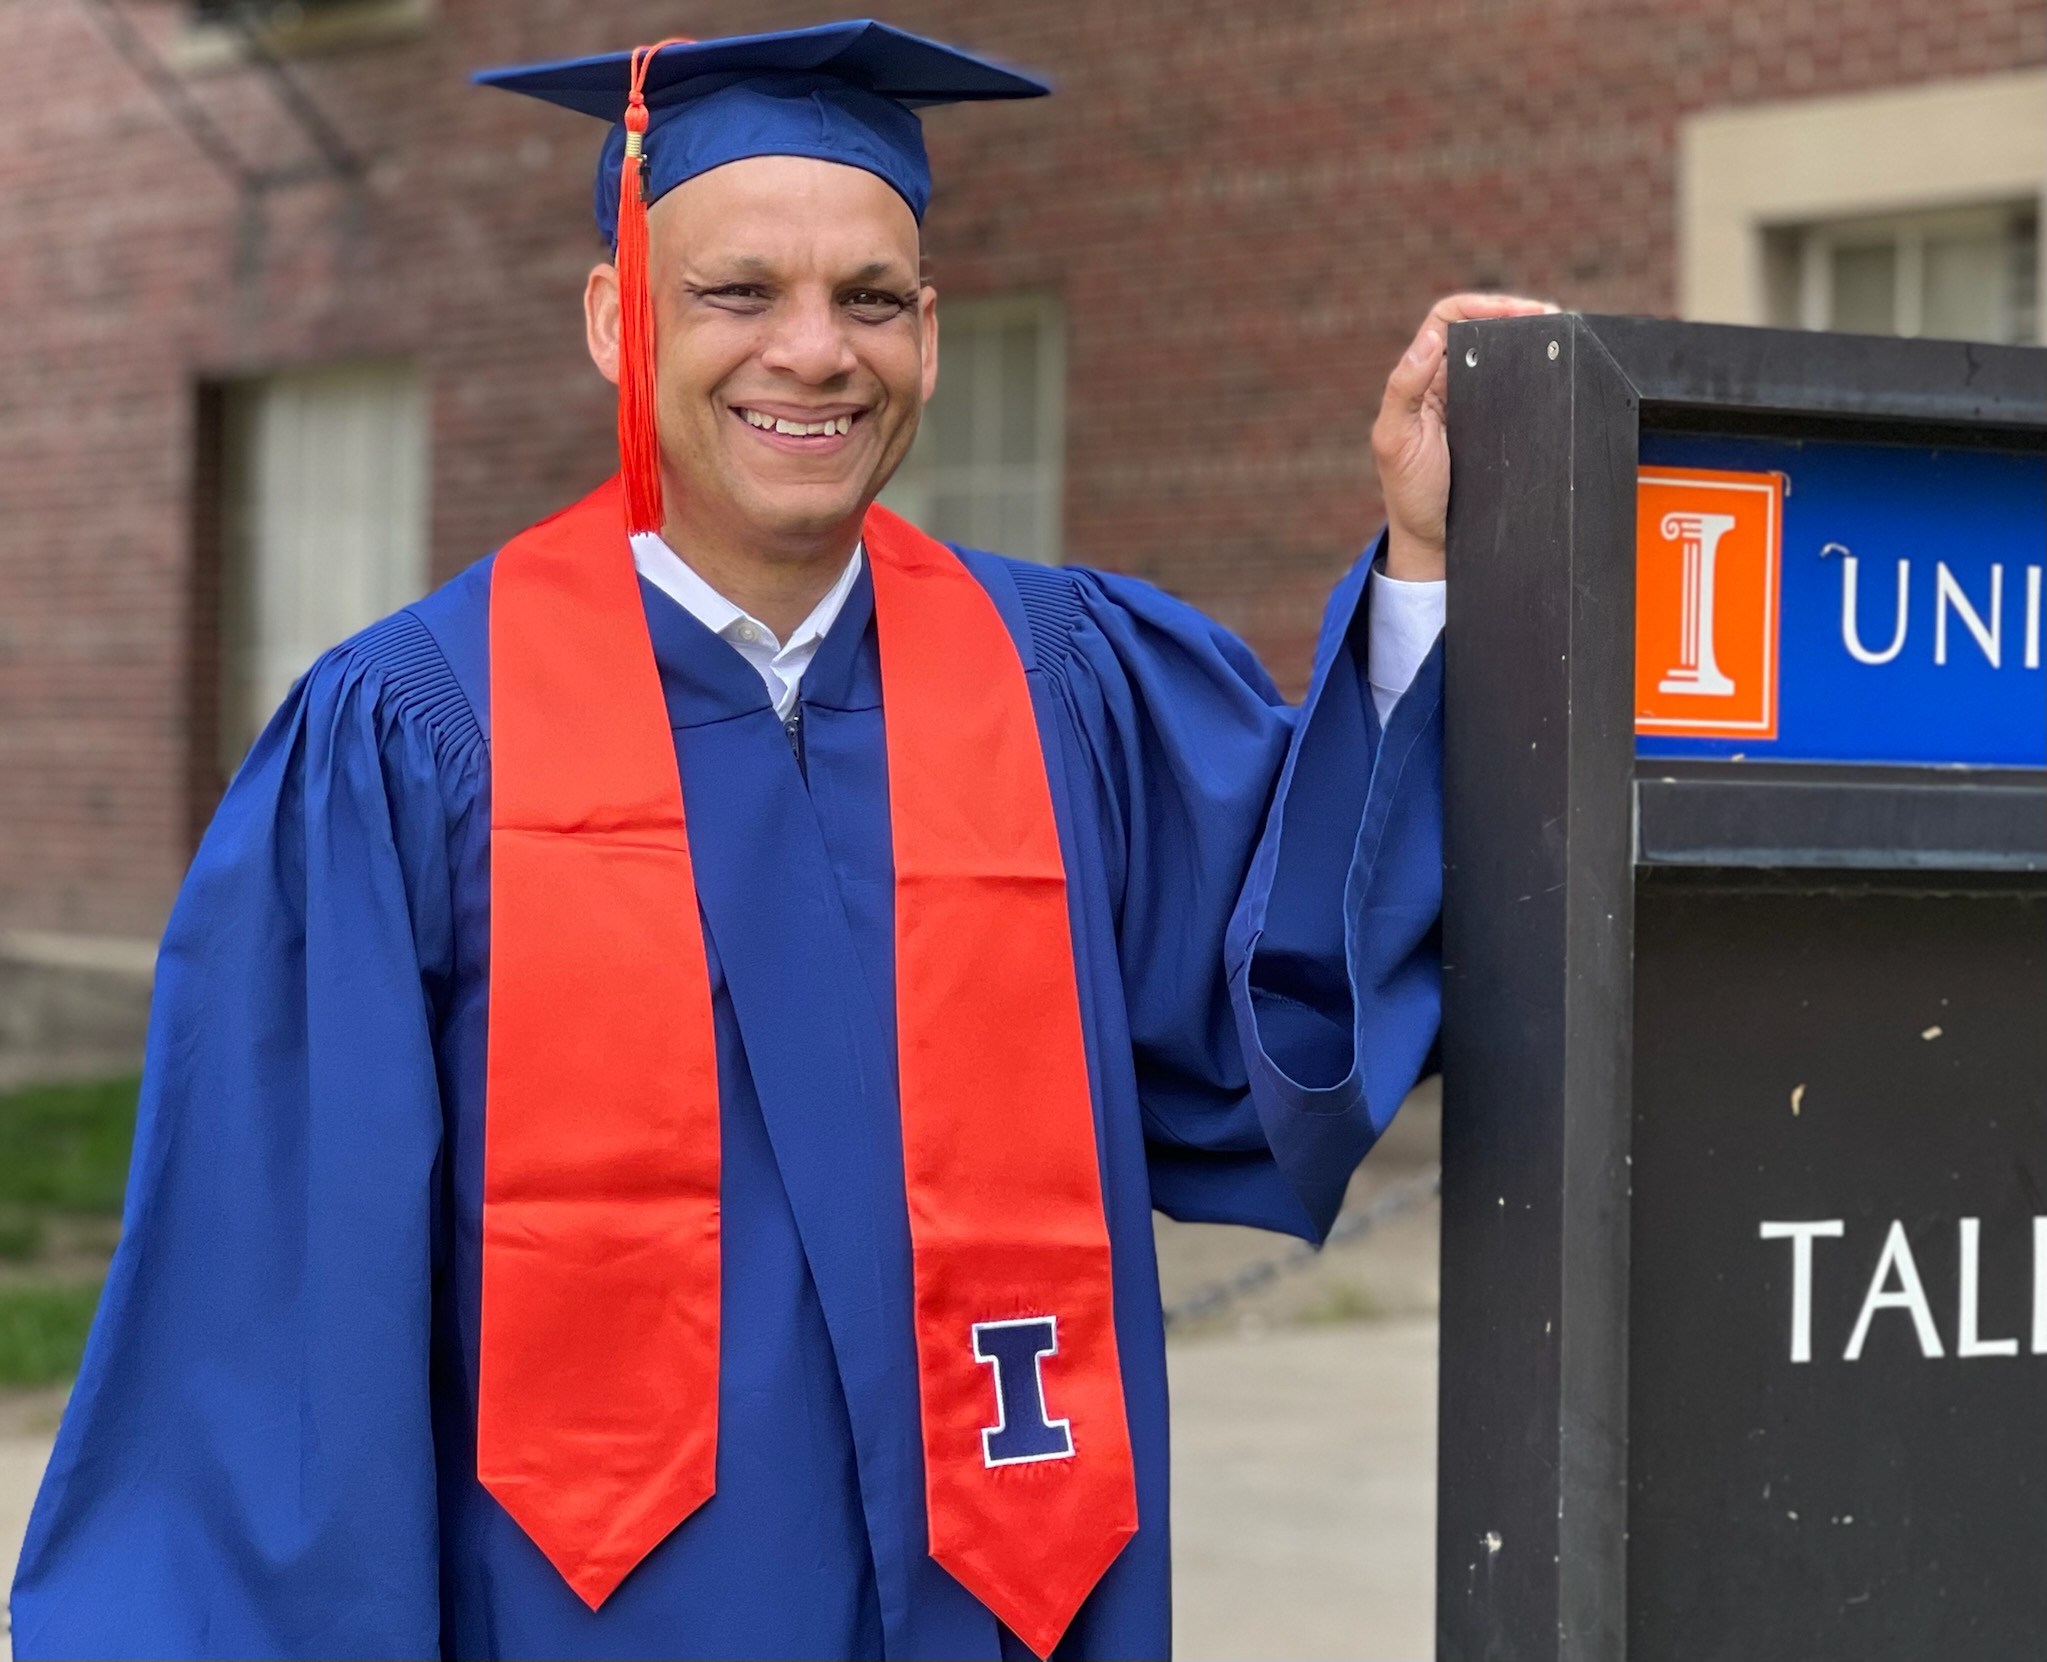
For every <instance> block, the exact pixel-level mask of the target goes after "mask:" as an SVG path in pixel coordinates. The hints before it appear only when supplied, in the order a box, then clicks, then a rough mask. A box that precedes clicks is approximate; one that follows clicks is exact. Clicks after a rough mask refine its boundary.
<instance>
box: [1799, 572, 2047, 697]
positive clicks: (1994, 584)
mask: <svg viewBox="0 0 2047 1662" xmlns="http://www.w3.org/2000/svg"><path fill="white" fill-rule="evenodd" d="M1820 553H1821V556H1822V557H1825V556H1828V555H1833V554H1838V555H1840V556H1841V645H1842V646H1843V647H1844V648H1845V649H1846V650H1847V653H1848V656H1849V657H1851V658H1853V659H1854V660H1855V661H1856V662H1857V663H1858V664H1888V663H1891V662H1893V661H1894V660H1895V659H1896V658H1897V657H1898V655H1899V654H1900V653H1902V652H1903V651H1904V650H1905V642H1906V639H1907V638H1908V637H1909V636H1910V634H1911V630H1912V592H1913V584H1912V562H1911V561H1910V560H1899V561H1898V562H1897V583H1896V596H1895V599H1894V600H1893V602H1892V606H1891V620H1890V626H1891V635H1890V639H1889V640H1888V641H1885V642H1884V644H1883V645H1882V646H1872V645H1871V644H1870V640H1869V638H1868V637H1867V636H1865V635H1864V634H1863V632H1862V625H1863V605H1862V562H1861V561H1860V560H1858V559H1857V558H1856V557H1855V555H1854V553H1853V552H1851V551H1850V549H1849V548H1848V546H1847V545H1846V544H1845V543H1838V542H1830V543H1828V544H1827V545H1826V547H1824V548H1823V549H1821V550H1820ZM2019 569H2020V570H2022V571H2023V572H2024V573H2025V582H2026V601H2025V615H2024V617H2023V619H2021V620H2020V631H2019V640H2018V642H2017V647H2018V650H2017V652H2016V654H2015V655H2014V656H2015V660H2016V661H2017V662H2019V663H2021V664H2023V665H2024V666H2025V667H2026V668H2027V669H2038V668H2039V667H2040V655H2041V653H2040V648H2041V605H2040V598H2041V575H2042V571H2043V568H2042V567H2040V566H2022V567H2020V568H2019ZM1921 592H1922V593H1923V592H1924V591H1923V589H1922V590H1921ZM1874 604H1875V606H1876V607H1878V608H1881V606H1882V605H1883V602H1882V600H1881V599H1878V600H1877V601H1876V602H1875V603H1874ZM1881 616H1882V613H1881V611H1880V610H1879V611H1878V612H1877V614H1876V617H1873V618H1871V619H1870V621H1871V622H1872V623H1875V622H1876V621H1877V618H1880V617H1881ZM1954 621H1959V622H1960V623H1961V625H1962V628H1963V629H1964V630H1966V631H1967V632H1968V635H1969V637H1970V638H1971V639H1973V640H1974V641H1975V643H1976V649H1977V651H1979V652H1981V653H1982V654H1983V658H1984V661H1985V662H1986V663H1988V664H1989V665H1990V667H1991V668H1992V669H2002V668H2004V664H2005V633H2004V566H2003V564H2002V563H1994V564H1993V565H1992V566H1991V567H1990V592H1989V593H1988V595H1972V594H1971V593H1970V592H1969V591H1968V589H1967V588H1965V587H1964V586H1963V584H1962V580H1961V579H1960V578H1959V577H1957V576H1956V575H1955V574H1954V572H1953V571H1951V570H1950V569H1949V568H1948V563H1947V562H1946V561H1945V560H1936V561H1934V563H1933V661H1934V663H1935V664H1936V665H1938V666H1939V667H1941V668H1945V667H1946V666H1947V664H1948V662H1949V660H1950V657H1951V655H1952V654H1951V652H1950V643H1949V634H1950V630H1949V625H1950V623H1951V622H1954ZM1877 638H1878V639H1881V638H1882V636H1881V632H1880V631H1879V632H1878V636H1877ZM1922 638H1923V637H1922ZM1961 644H1962V643H1961V642H1959V641H1957V642H1955V643H1954V646H1955V648H1956V649H1960V648H1961ZM1922 650H1924V649H1923V648H1922Z"/></svg>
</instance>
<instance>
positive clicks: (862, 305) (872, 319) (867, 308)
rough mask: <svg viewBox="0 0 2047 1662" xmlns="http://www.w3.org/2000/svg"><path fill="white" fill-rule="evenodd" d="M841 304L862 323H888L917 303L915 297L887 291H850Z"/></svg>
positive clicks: (842, 297) (841, 300) (841, 299)
mask: <svg viewBox="0 0 2047 1662" xmlns="http://www.w3.org/2000/svg"><path fill="white" fill-rule="evenodd" d="M840 303H841V304H842V305H843V306H844V307H845V308H846V310H847V312H848V313H849V314H851V315H852V316H853V317H855V318H857V319H858V320H859V321H860V322H862V323H887V322H889V321H890V320H892V319H894V318H898V317H901V316H902V315H903V314H904V313H905V312H907V311H909V310H910V309H911V308H912V307H914V306H915V305H916V304H917V301H916V297H915V296H913V295H901V294H890V293H889V292H888V291H887V290H886V289H848V290H847V291H846V293H845V294H844V295H843V296H841V298H840Z"/></svg>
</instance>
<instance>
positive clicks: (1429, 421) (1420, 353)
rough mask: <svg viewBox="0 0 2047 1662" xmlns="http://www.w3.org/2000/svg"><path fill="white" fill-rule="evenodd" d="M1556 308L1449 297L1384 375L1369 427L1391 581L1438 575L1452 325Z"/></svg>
mask: <svg viewBox="0 0 2047 1662" xmlns="http://www.w3.org/2000/svg"><path fill="white" fill-rule="evenodd" d="M1555 310H1556V307H1554V306H1552V305H1550V304H1549V303H1548V302H1547V301H1542V300H1523V299H1520V298H1519V297H1517V296H1515V295H1511V294H1453V295H1451V296H1449V297H1448V298H1447V299H1443V300H1438V301H1437V302H1436V303H1435V305H1434V306H1432V307H1431V308H1430V309H1429V315H1428V316H1427V317H1426V318H1424V319H1423V320H1422V326H1421V328H1420V330H1419V331H1417V332H1416V334H1415V337H1414V341H1413V343H1412V344H1411V345H1410V346H1409V347H1408V349H1407V352H1406V354H1405V355H1404V356H1403V357H1402V358H1401V360H1400V362H1399V363H1397V364H1395V365H1394V366H1393V373H1392V374H1391V375H1389V376H1387V377H1386V397H1385V399H1384V400H1383V401H1382V402H1381V403H1380V405H1379V419H1378V420H1377V421H1375V422H1373V423H1372V459H1373V460H1374V461H1375V462H1377V463H1378V466H1379V490H1380V493H1381V494H1382V495H1383V496H1384V497H1385V499H1386V575H1387V576H1388V577H1392V578H1397V579H1398V580H1399V581H1401V582H1403V583H1430V582H1434V581H1435V580H1436V579H1438V578H1440V577H1441V576H1442V575H1443V519H1444V516H1445V514H1446V513H1447V512H1448V510H1449V507H1450V446H1449V442H1448V441H1447V440H1446V439H1445V438H1444V436H1443V410H1444V405H1445V403H1446V401H1447V399H1448V397H1449V392H1450V366H1449V363H1448V361H1447V359H1446V357H1445V353H1446V351H1447V349H1448V346H1449V341H1450V325H1451V324H1453V323H1462V322H1464V321H1465V320H1466V319H1468V318H1477V317H1529V316H1533V315H1536V314H1540V313H1544V312H1554V311H1555Z"/></svg>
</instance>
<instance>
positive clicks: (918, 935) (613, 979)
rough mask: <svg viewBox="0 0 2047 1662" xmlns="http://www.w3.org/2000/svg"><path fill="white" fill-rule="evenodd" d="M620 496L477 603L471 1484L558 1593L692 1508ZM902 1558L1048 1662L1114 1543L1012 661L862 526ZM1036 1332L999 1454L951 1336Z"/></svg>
mask: <svg viewBox="0 0 2047 1662" xmlns="http://www.w3.org/2000/svg"><path fill="white" fill-rule="evenodd" d="M624 530H625V519H624V505H623V498H622V493H621V491H620V488H619V485H618V482H617V481H616V480H613V481H611V482H610V483H608V484H607V485H605V486H604V487H603V488H601V489H600V490H598V491H597V492H595V493H593V494H592V495H591V496H589V497H587V498H585V499H584V501H582V502H581V503H579V504H577V505H576V506H575V507H573V508H570V509H568V510H567V511H566V512H564V513H562V514H559V515H557V516H556V517H555V518H553V519H551V520H547V521H544V522H543V523H542V524H540V525H538V526H535V527H534V528H533V529H531V530H529V531H526V532H524V533H522V534H521V535H520V536H518V537H516V538H514V539H513V540H512V542H510V543H509V544H507V545H506V547H505V548H504V549H503V550H502V551H501V552H500V554H499V555H498V560H497V565H496V568H495V571H494V573H493V577H492V585H491V702H492V729H493V737H492V769H493V792H492V822H491V858H492V876H491V908H492V921H491V928H492V939H491V1021H490V1049H489V1063H488V1069H489V1073H488V1122H487V1128H486V1133H485V1155H484V1165H485V1178H484V1268H483V1307H482V1328H483V1332H482V1345H481V1352H482V1353H481V1358H480V1375H481V1378H480V1387H479V1402H478V1421H477V1444H478V1446H477V1470H478V1476H479V1478H480V1480H481V1481H482V1482H483V1483H484V1485H485V1486H486V1487H487V1488H488V1489H490V1491H491V1492H492V1494H494V1495H495V1496H496V1497H497V1498H498V1499H499V1501H500V1502H502V1503H503V1504H504V1506H505V1507H506V1509H507V1510H508V1511H510V1512H511V1513H512V1515H513V1516H514V1518H516V1519H517V1521H518V1522H519V1524H520V1526H521V1527H522V1528H523V1529H524V1530H525V1531H526V1532H527V1534H528V1535H529V1536H531V1537H532V1539H533V1540H534V1541H535V1543H536V1544H538V1545H539V1546H540V1547H541V1549H542V1550H543V1551H544V1552H545V1553H546V1554H547V1556H548V1557H549V1559H550V1560H552V1561H553V1563H554V1564H555V1565H556V1567H557V1568H558V1569H559V1570H560V1571H561V1573H562V1574H563V1576H564V1577H565V1578H566V1579H567V1580H568V1581H569V1582H570V1584H571V1585H572V1586H574V1587H575V1589H576V1590H577V1592H578V1593H580V1594H581V1595H582V1597H583V1598H584V1599H585V1600H586V1601H587V1602H588V1603H589V1604H591V1605H592V1606H593V1607H595V1606H597V1605H598V1604H601V1603H602V1602H603V1600H604V1599H605V1598H606V1597H607V1596H608V1595H609V1594H610V1592H611V1591H612V1589H613V1588H615V1587H616V1586H617V1585H618V1583H619V1582H620V1581H621V1580H622V1579H623V1578H624V1577H625V1575H626V1574H627V1573H628V1572H629V1571H630V1570H631V1569H632V1567H633V1566H634V1565H635V1564H637V1563H638V1562H639V1560H640V1559H641V1558H643V1557H644V1556H645V1555H646V1554H647V1553H648V1552H649V1551H651V1550H652V1548H653V1547H654V1546H655V1545H656V1544H657V1543H658V1542H659V1541H660V1540H661V1539H662V1538H663V1537H664V1536H665V1535H666V1534H667V1533H668V1532H669V1530H671V1529H673V1528H674V1527H675V1526H676V1525H677V1524H678V1523H680V1522H681V1521H682V1520H683V1519H684V1518H685V1517H687V1516H688V1514H689V1513H690V1512H691V1511H693V1510H694V1509H695V1508H696V1507H697V1506H699V1505H700V1504H702V1502H703V1501H704V1500H705V1499H707V1498H708V1497H709V1495H710V1494H711V1492H712V1490H713V1488H714V1487H715V1452H716V1443H717V1380H718V1375H717V1368H718V1322H719V1312H718V1287H719V1282H718V1203H719V1191H718V1101H717V1060H716V1045H715V1037H714V1034H713V1029H712V1020H711V1005H710V987H709V980H708V975H707V972H706V968H705V959H704V950H703V941H702V935H701V933H700V929H701V926H700V924H698V923H697V922H696V902H695V884H694V879H693V875H692V872H691V866H690V856H689V842H688V837H687V834H686V830H685V819H684V812H683V796H682V790H681V786H680V782H679V780H678V777H677V770H676V759H675V748H674V743H673V737H672V735H671V733H670V732H669V728H668V721H667V716H666V711H665V707H664V704H663V700H662V694H661V688H660V683H659V677H658V674H657V672H656V670H655V666H654V659H653V651H652V647H651V645H650V644H649V641H648V638H647V631H646V625H645V618H644V615H643V614H642V611H641V606H640V596H639V588H638V583H637V580H636V577H635V574H634V571H633V564H632V559H631V554H630V550H629V547H628V545H627V542H626V538H625V534H624ZM863 532H864V536H865V542H866V548H867V554H868V558H869V561H870V563H871V565H872V569H873V582H874V607H875V626H876V630H877V635H878V639H879V643H880V651H881V677H882V696H883V705H884V710H885V712H886V724H887V746H888V770H889V795H890V817H891V835H892V840H893V846H894V853H895V868H896V905H895V918H896V982H897V985H896V1015H897V1043H898V1052H899V1058H900V1073H901V1114H902V1129H903V1163H904V1179H905V1187H906V1190H907V1194H908V1204H909V1214H910V1233H911V1241H912V1248H913V1273H914V1278H915V1310H916V1329H917V1355H918V1374H919V1394H920V1403H921V1410H922V1418H923V1433H924V1454H925V1483H926V1501H927V1507H928V1512H929V1517H930V1532H931V1551H932V1555H933V1556H934V1557H935V1558H937V1559H938V1561H939V1562H940V1563H942V1564H944V1565H945V1566H946V1568H947V1569H948V1570H949V1571H951V1572H952V1574H954V1575H955V1576H956V1577H958V1579H959V1580H960V1581H961V1582H962V1583H963V1584H964V1585H965V1586H967V1587H968V1588H969V1590H971V1591H972V1592H973V1593H975V1595H976V1596H977V1597H979V1598H980V1599H981V1600H982V1601H983V1602H984V1603H985V1604H987V1606H988V1607H989V1608H990V1609H991V1610H992V1611H994V1613H995V1614H996V1615H997V1616H999V1617H1000V1618H1001V1619H1002V1620H1003V1621H1005V1622H1006V1623H1007V1624H1008V1625H1009V1626H1010V1628H1011V1629H1012V1630H1013V1631H1014V1632H1015V1633H1016V1634H1017V1635H1018V1636H1019V1637H1020V1638H1021V1639H1023V1640H1024V1642H1025V1643H1026V1644H1028V1645H1030V1646H1031V1648H1032V1649H1033V1650H1035V1651H1036V1652H1038V1654H1040V1655H1041V1656H1042V1655H1045V1654H1047V1653H1048V1652H1049V1651H1050V1650H1051V1648H1052V1646H1053V1645H1054V1644H1056V1643H1057V1641H1058V1639H1059V1636H1060V1635H1061V1634H1062V1633H1063V1632H1064V1631H1065V1629H1066V1627H1067V1625H1068V1623H1069V1622H1070V1621H1071V1620H1072V1617H1073V1615H1074V1612H1075V1611H1076V1610H1077V1609H1078V1608H1079V1606H1080V1603H1081V1601H1082V1600H1083V1599H1085V1598H1086V1596H1087V1594H1088V1592H1089V1591H1090V1590H1091V1589H1092V1588H1093V1586H1094V1584H1095V1582H1096V1581H1097V1580H1098V1579H1099V1578H1100V1576H1101V1574H1102V1572H1103V1571H1104V1570H1106V1569H1107V1568H1108V1566H1109V1564H1110V1563H1111V1562H1113V1561H1114V1559H1115V1557H1116V1554H1117V1553H1118V1552H1119V1551H1120V1550H1121V1549H1122V1546H1123V1543H1124V1542H1125V1541H1126V1540H1128V1539H1129V1537H1130V1536H1131V1535H1132V1534H1134V1533H1135V1531H1136V1528H1137V1502H1136V1485H1135V1478H1134V1475H1133V1470H1132V1463H1131V1456H1130V1440H1129V1428H1128V1424H1127V1422H1126V1419H1125V1416H1124V1406H1123V1392H1122V1379H1121V1373H1120V1370H1119V1368H1118V1364H1117V1357H1116V1337H1115V1326H1114V1309H1113V1299H1112V1292H1111V1282H1110V1266H1109V1239H1108V1230H1107V1226H1106V1223H1105V1221H1104V1218H1103V1212H1102V1198H1101V1183H1100V1175H1099V1168H1098V1165H1097V1156H1096V1149H1095V1137H1094V1112H1093V1104H1092V1100H1091V1096H1090V1092H1089V1089H1088V1079H1087V1063H1086V1056H1085V1053H1084V1049H1083V1042H1082V1036H1081V1025H1080V1001H1079V993H1078V989H1077V984H1076V980H1075V973H1074V964H1073V946H1072V939H1071V933H1070V925H1069V920H1068V914H1067V902H1066V879H1065V869H1064V864H1063V860H1062V858H1061V853H1060V847H1059V837H1058V828H1057V825H1056V823H1055V821H1054V818H1053V812H1052V799H1051V792H1050V788H1049V786H1048V784H1047V781H1046V775H1045V761H1044V756H1043V753H1042V751H1041V749H1040V745H1039V738H1038V731H1037V724H1036V720H1035V718H1034V716H1033V713H1032V709H1031V701H1030V692H1029V688H1028V685H1027V684H1026V680H1025V677H1024V672H1023V666H1022V664H1021V661H1020V660H1019V658H1018V656H1017V652H1016V647H1015V643H1014V642H1013V641H1012V640H1011V638H1010V635H1009V631H1008V629H1007V628H1006V626H1005V625H1004V624H1003V622H1002V619H1001V616H1000V614H999V613H998V612H997V611H996V609H995V605H994V603H993V601H992V600H990V599H989V597H988V594H987V592H986V591H985V590H984V589H983V588H982V587H981V585H980V584H979V583H978V582H977V581H976V580H975V579H974V578H973V576H972V575H971V574H970V573H969V572H968V571H967V570H966V568H965V567H964V566H963V565H961V563H960V562H959V560H958V558H957V557H956V556H955V555H954V554H953V553H952V552H951V551H950V550H949V549H947V548H945V547H944V546H943V545H941V544H939V543H937V542H934V541H933V540H932V539H930V538H929V537H926V536H925V535H924V534H923V533H922V532H920V531H918V530H917V529H916V528H915V527H913V526H911V525H909V524H908V523H906V522H905V521H903V520H901V519H899V518H897V517H896V516H895V515H893V514H891V513H889V512H888V511H887V510H886V509H882V508H873V509H870V510H869V512H868V515H867V519H866V522H865V524H864V526H863ZM1022 1318H1044V1319H1049V1320H1051V1321H1053V1322H1055V1323H1056V1332H1057V1347H1056V1351H1053V1352H1050V1353H1047V1354H1045V1355H1043V1356H1042V1358H1041V1359H1040V1365H1039V1367H1038V1373H1037V1380H1038V1383H1039V1386H1040V1388H1041V1393H1042V1394H1041V1396H1040V1397H1039V1398H1038V1400H1039V1401H1040V1402H1042V1404H1043V1407H1044V1412H1045V1413H1047V1414H1050V1415H1054V1416H1057V1418H1058V1419H1059V1420H1061V1421H1063V1422H1064V1424H1065V1426H1066V1427H1068V1428H1070V1429H1069V1431H1068V1432H1067V1441H1068V1443H1069V1444H1070V1452H1069V1453H1067V1454H1064V1455H1060V1456H1045V1457H1032V1458H1030V1459H1028V1460H1023V1461H1003V1460H998V1459H993V1458H991V1456H990V1445H989V1444H988V1443H987V1442H986V1441H985V1440H984V1435H983V1434H984V1433H985V1432H988V1431H990V1430H991V1428H995V1427H996V1426H997V1425H998V1423H999V1420H1000V1416H1001V1413H1002V1409H1001V1407H1000V1406H999V1404H998V1395H997V1392H998V1386H999V1383H1000V1380H999V1370H993V1369H991V1366H990V1358H989V1357H987V1356H986V1355H981V1354H977V1349H976V1347H977V1344H978V1343H979V1338H978V1336H977V1325H979V1326H985V1325H987V1324H995V1325H996V1326H998V1327H999V1326H1001V1325H1002V1324H1005V1323H1013V1322H1016V1321H1018V1320H1019V1319H1022Z"/></svg>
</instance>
